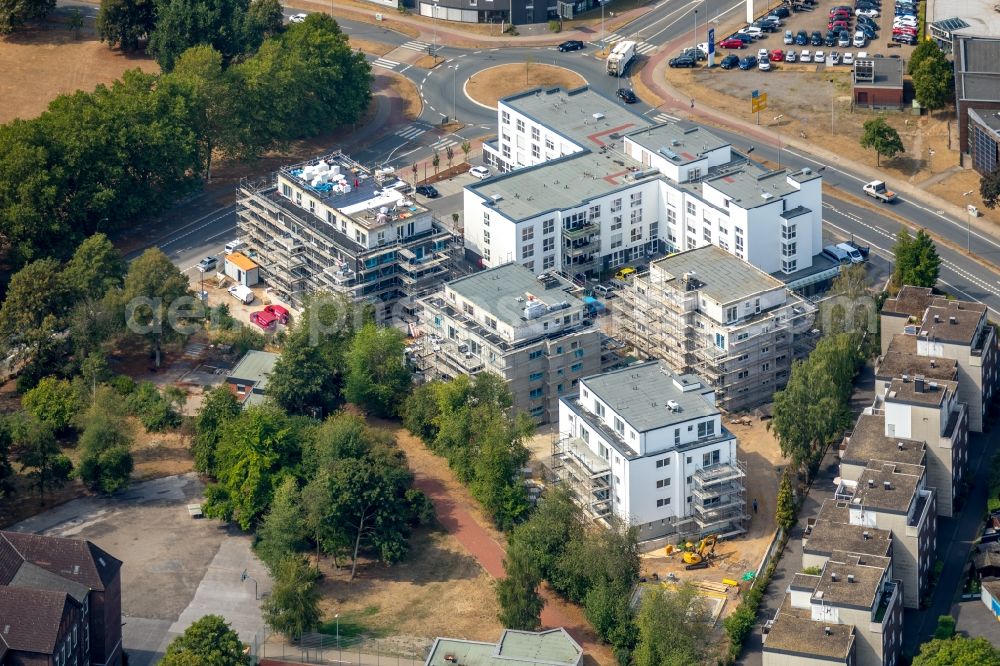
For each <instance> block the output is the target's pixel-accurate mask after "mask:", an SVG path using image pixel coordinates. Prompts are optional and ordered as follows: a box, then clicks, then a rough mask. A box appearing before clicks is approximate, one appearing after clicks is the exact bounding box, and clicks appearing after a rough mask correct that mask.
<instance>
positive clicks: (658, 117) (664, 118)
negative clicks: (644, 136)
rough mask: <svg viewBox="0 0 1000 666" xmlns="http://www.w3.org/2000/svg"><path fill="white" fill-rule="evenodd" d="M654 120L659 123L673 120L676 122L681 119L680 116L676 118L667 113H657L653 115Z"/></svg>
mask: <svg viewBox="0 0 1000 666" xmlns="http://www.w3.org/2000/svg"><path fill="white" fill-rule="evenodd" d="M653 120H655V121H656V122H658V123H666V122H671V121H673V122H675V123H676V122H677V121H678V120H679V118H674V117H673V116H670V115H667V114H666V113H658V114H657V115H655V116H653Z"/></svg>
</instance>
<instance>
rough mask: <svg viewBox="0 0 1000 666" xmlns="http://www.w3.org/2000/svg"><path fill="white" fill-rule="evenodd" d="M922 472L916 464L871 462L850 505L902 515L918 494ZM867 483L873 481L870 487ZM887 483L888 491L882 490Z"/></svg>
mask: <svg viewBox="0 0 1000 666" xmlns="http://www.w3.org/2000/svg"><path fill="white" fill-rule="evenodd" d="M923 470H924V468H923V467H922V466H919V465H906V464H904V463H891V462H885V461H881V460H872V461H871V462H869V467H868V468H867V469H865V470H864V471H862V472H861V476H860V477H859V478H858V486H857V490H856V491H855V492H854V498H853V499H852V503H853V504H860V505H862V506H863V507H864V508H865V509H877V510H878V509H881V510H884V511H889V512H892V513H903V514H905V513H907V511H909V508H910V504H911V503H912V502H913V498H914V496H916V494H917V487H918V486H919V485H920V479H921V478H922V476H923ZM869 480H871V481H872V484H871V486H870V487H869V484H868V481H869ZM886 481H888V482H889V487H888V488H886V487H885V482H886Z"/></svg>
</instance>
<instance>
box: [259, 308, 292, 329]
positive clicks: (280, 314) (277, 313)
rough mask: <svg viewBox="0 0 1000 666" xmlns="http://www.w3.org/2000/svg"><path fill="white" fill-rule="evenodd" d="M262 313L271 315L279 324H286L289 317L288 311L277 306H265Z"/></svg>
mask: <svg viewBox="0 0 1000 666" xmlns="http://www.w3.org/2000/svg"><path fill="white" fill-rule="evenodd" d="M264 312H266V313H268V314H270V315H272V316H273V317H274V318H275V319H276V320H277V321H278V323H281V324H287V323H288V319H289V317H291V314H289V312H288V310H286V309H285V308H284V307H283V306H281V305H277V304H275V305H268V306H265V308H264Z"/></svg>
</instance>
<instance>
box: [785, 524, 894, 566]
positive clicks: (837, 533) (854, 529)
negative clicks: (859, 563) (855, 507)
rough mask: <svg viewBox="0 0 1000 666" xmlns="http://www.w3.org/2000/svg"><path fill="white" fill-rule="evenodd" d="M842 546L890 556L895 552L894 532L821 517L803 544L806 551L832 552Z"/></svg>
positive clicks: (844, 549)
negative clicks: (893, 549)
mask: <svg viewBox="0 0 1000 666" xmlns="http://www.w3.org/2000/svg"><path fill="white" fill-rule="evenodd" d="M838 550H842V551H848V552H851V553H860V554H863V555H878V556H879V557H888V556H889V554H890V553H891V552H892V532H890V531H889V530H880V529H878V528H876V527H865V526H863V525H851V524H850V523H847V522H842V523H840V522H833V521H830V520H817V521H816V522H815V523H814V524H813V526H812V532H811V533H810V534H809V536H808V537H806V540H805V542H804V543H803V545H802V552H804V553H812V554H817V555H826V556H830V555H832V554H833V553H834V552H835V551H838Z"/></svg>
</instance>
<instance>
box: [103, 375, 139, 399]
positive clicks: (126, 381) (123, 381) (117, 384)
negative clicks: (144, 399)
mask: <svg viewBox="0 0 1000 666" xmlns="http://www.w3.org/2000/svg"><path fill="white" fill-rule="evenodd" d="M108 386H110V387H111V388H113V389H114V390H115V393H117V394H118V395H120V396H121V397H123V398H124V397H127V396H130V395H132V394H133V393H135V389H136V387H137V386H138V385H137V384H136V383H135V380H134V379H132V378H131V377H129V376H128V375H115V376H114V377H112V378H111V381H109V382H108Z"/></svg>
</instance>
